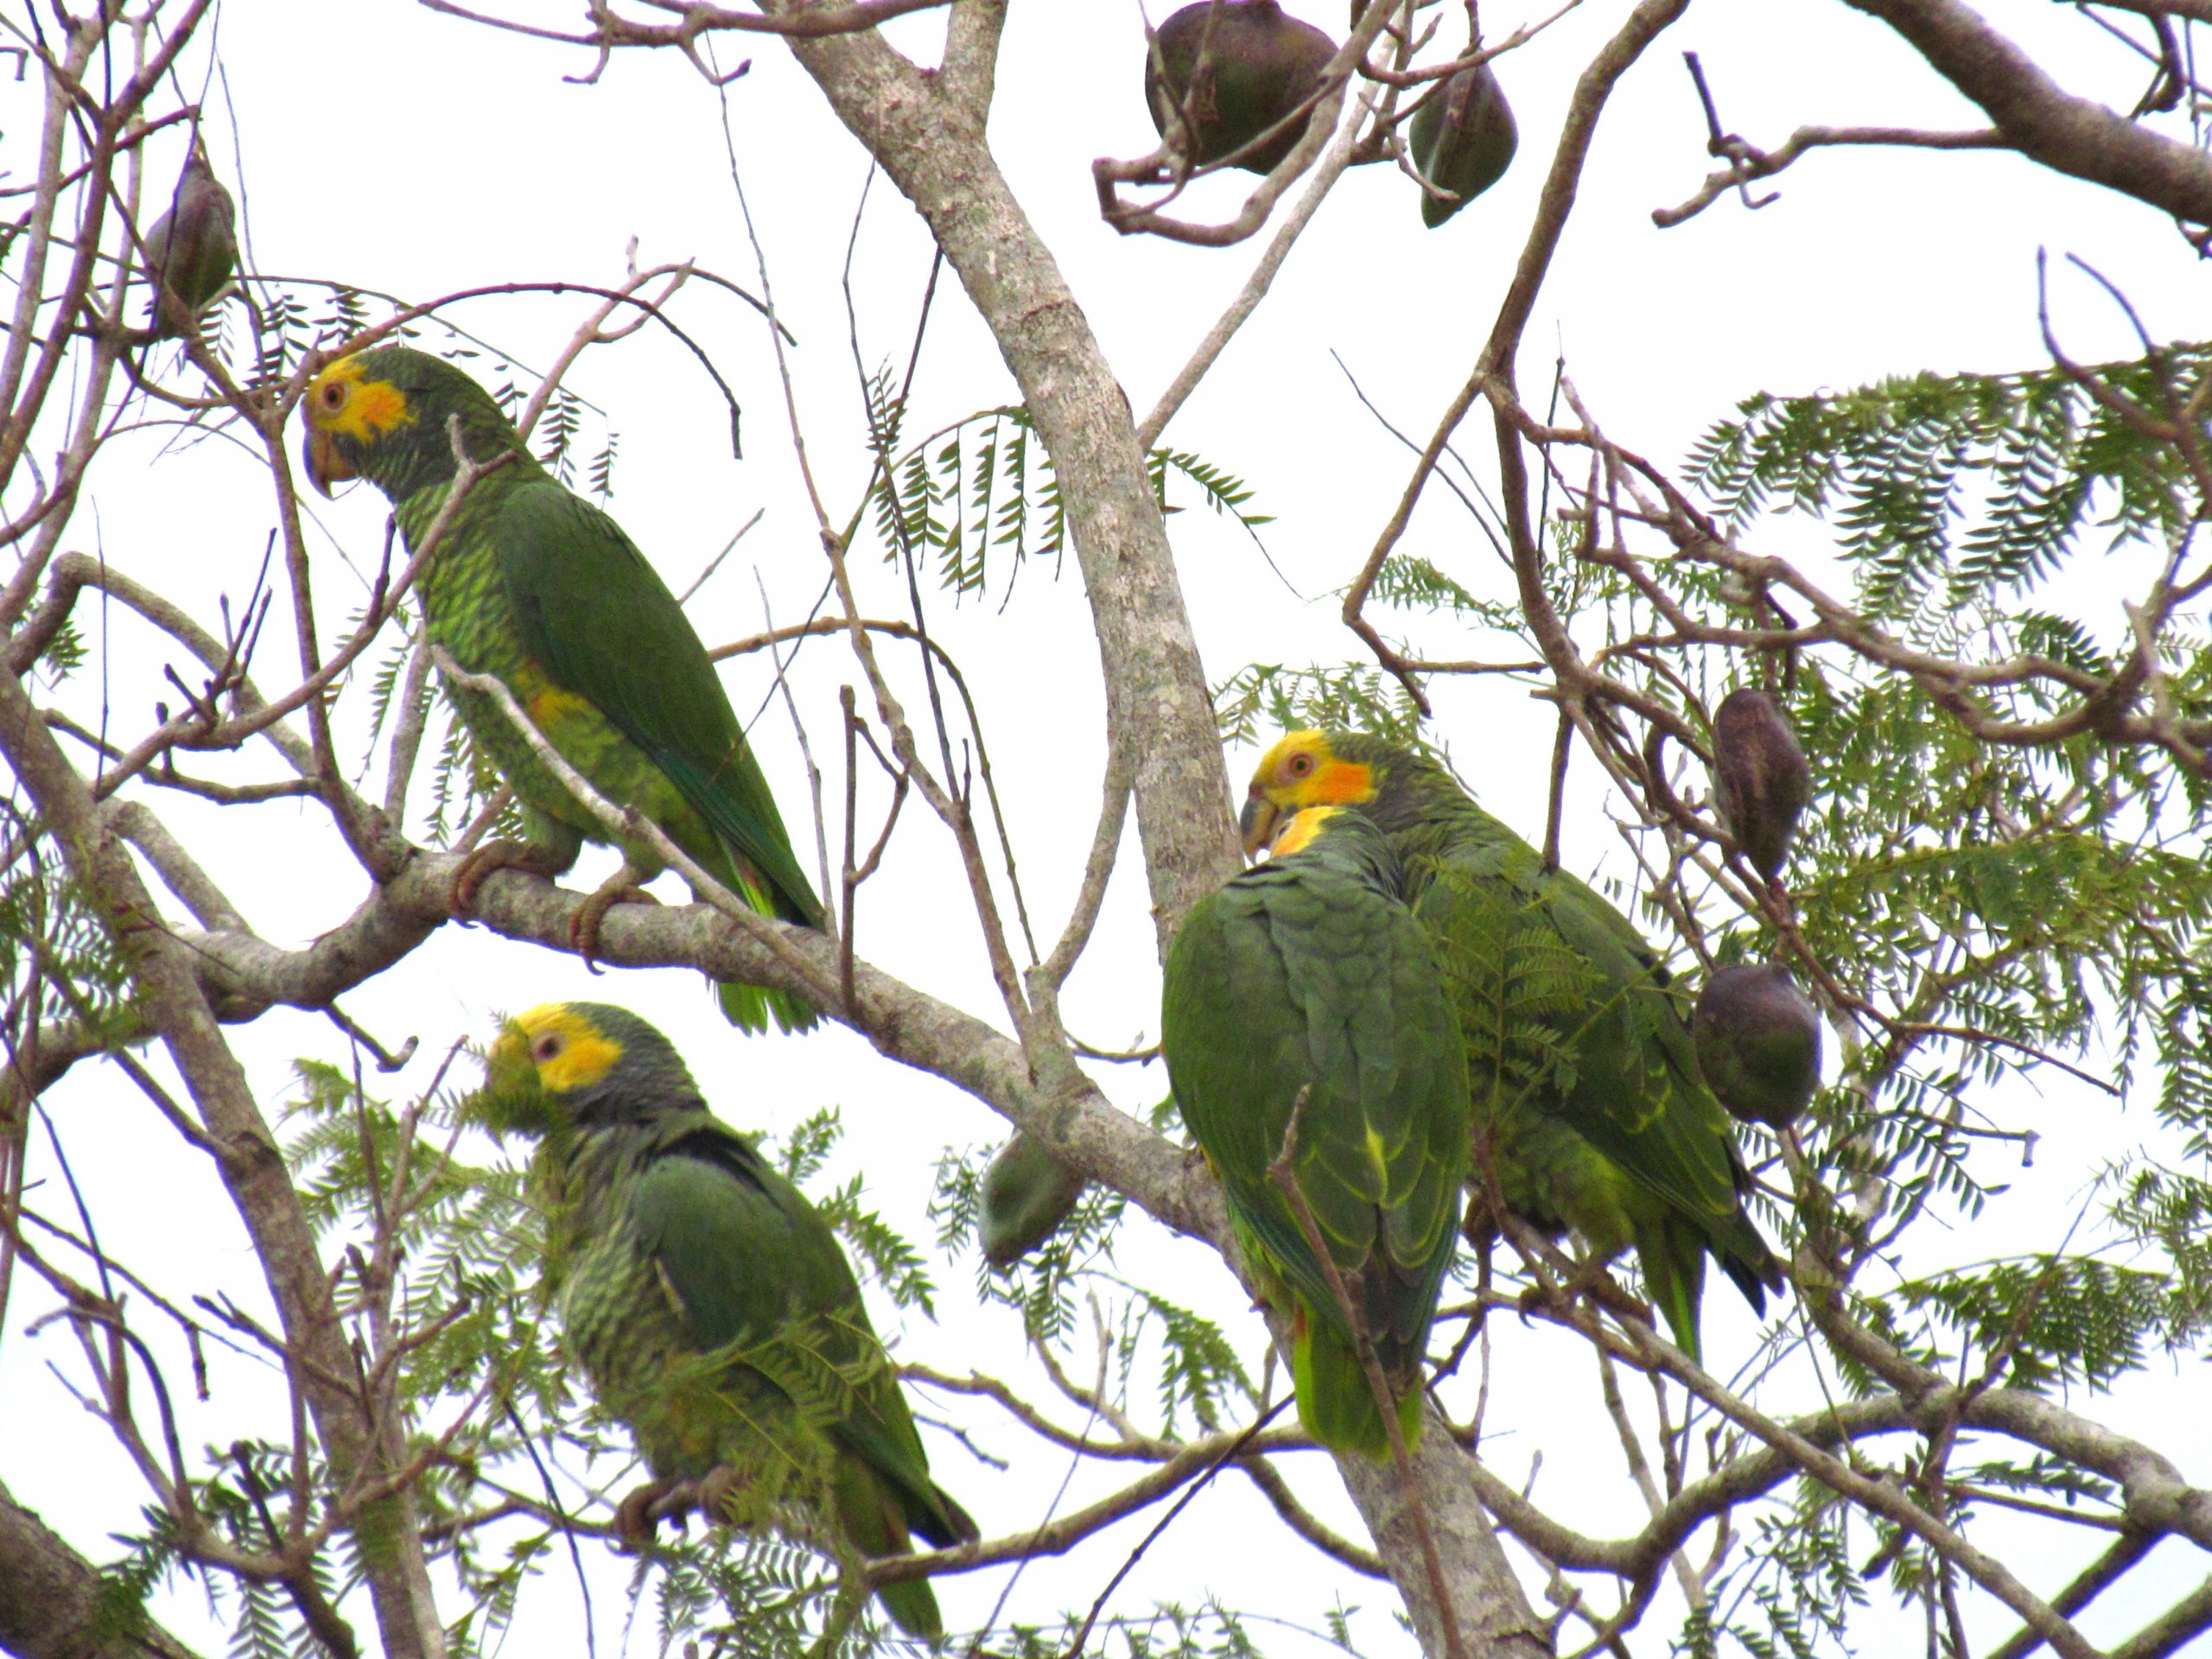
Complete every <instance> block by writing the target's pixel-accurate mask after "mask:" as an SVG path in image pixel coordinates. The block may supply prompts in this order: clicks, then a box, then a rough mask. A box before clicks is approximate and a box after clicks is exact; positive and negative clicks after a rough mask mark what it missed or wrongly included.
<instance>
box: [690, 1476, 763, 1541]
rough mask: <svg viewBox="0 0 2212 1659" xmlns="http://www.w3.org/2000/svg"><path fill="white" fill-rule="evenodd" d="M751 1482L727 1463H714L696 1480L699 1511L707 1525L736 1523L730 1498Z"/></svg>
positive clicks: (749, 1478)
mask: <svg viewBox="0 0 2212 1659" xmlns="http://www.w3.org/2000/svg"><path fill="white" fill-rule="evenodd" d="M751 1484H753V1480H752V1478H751V1477H750V1476H748V1475H747V1474H745V1473H744V1472H743V1471H741V1470H737V1469H734V1468H732V1467H731V1466H730V1465H728V1464H726V1463H720V1464H716V1465H715V1466H714V1467H713V1468H712V1469H710V1470H709V1471H707V1473H706V1474H705V1475H704V1476H703V1477H702V1478H701V1479H700V1480H699V1482H698V1490H699V1513H700V1515H701V1516H703V1517H704V1518H705V1520H706V1522H707V1524H708V1525H709V1526H731V1525H734V1524H736V1522H734V1519H733V1517H732V1515H731V1511H732V1510H733V1509H734V1504H733V1503H731V1500H732V1499H733V1498H734V1497H737V1495H738V1494H739V1493H740V1492H742V1491H744V1490H745V1489H746V1488H747V1487H748V1486H750V1485H751Z"/></svg>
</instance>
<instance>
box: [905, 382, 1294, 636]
mask: <svg viewBox="0 0 2212 1659" xmlns="http://www.w3.org/2000/svg"><path fill="white" fill-rule="evenodd" d="M868 396H869V416H870V421H871V430H873V431H874V433H875V434H876V435H877V436H878V441H879V442H880V444H881V446H882V450H883V464H882V468H881V471H880V474H879V475H878V477H877V479H876V481H875V487H874V490H873V491H872V492H871V493H870V495H869V497H868V504H867V506H866V508H865V511H866V512H868V513H869V514H870V515H871V516H872V518H873V519H874V525H875V531H876V535H877V537H878V538H879V539H880V541H881V542H882V543H883V547H884V554H885V557H886V558H887V559H891V558H896V557H899V556H901V555H902V554H904V555H906V556H911V557H912V558H913V559H915V560H916V561H917V563H925V564H926V563H935V565H936V567H937V571H938V581H939V582H940V583H941V585H943V586H944V587H945V588H950V590H952V592H954V593H955V594H961V595H963V596H964V595H966V594H981V593H982V591H983V589H984V588H985V587H986V585H987V583H988V579H989V577H990V575H991V574H992V571H993V569H994V568H995V567H994V566H993V564H992V560H993V559H994V557H996V558H998V559H1001V560H1002V561H1005V562H1006V563H1007V565H1008V569H1007V572H1006V580H1007V583H1008V586H1009V590H1010V588H1011V584H1012V582H1013V581H1014V575H1015V574H1016V573H1018V571H1019V570H1020V566H1021V565H1022V563H1024V562H1025V561H1027V560H1028V559H1032V558H1041V557H1045V556H1050V557H1051V558H1052V561H1053V572H1054V574H1055V575H1058V568H1059V557H1060V555H1061V554H1062V553H1063V552H1065V550H1066V544H1067V533H1068V529H1067V507H1066V505H1065V503H1064V502H1063V501H1062V500H1061V499H1060V486H1059V479H1058V475H1057V474H1055V473H1054V472H1053V470H1052V457H1051V456H1050V455H1048V454H1046V453H1045V446H1044V443H1043V442H1042V441H1041V440H1039V438H1038V436H1037V434H1036V429H1035V428H1034V427H1033V425H1032V424H1031V423H1030V419H1029V414H1028V411H1027V410H1025V409H1022V408H1020V407H1006V408H1000V409H986V410H977V411H976V413H975V414H973V415H970V416H968V417H967V418H966V419H964V420H962V421H958V422H956V423H954V424H952V425H950V426H949V427H945V428H944V429H941V430H939V431H938V432H935V433H932V434H931V435H930V436H928V437H926V438H925V439H923V440H922V441H921V442H919V443H918V444H916V445H915V446H913V448H911V449H908V450H906V452H905V453H904V454H893V448H894V446H895V444H896V442H897V435H898V429H899V420H900V418H901V417H902V416H903V414H904V410H903V408H901V407H900V406H899V405H898V404H896V402H895V399H894V397H893V382H892V379H891V377H890V375H889V372H887V371H885V372H880V373H879V374H878V375H876V376H875V377H874V378H871V380H870V381H869V383H868ZM1146 467H1147V475H1148V476H1149V477H1150V479H1151V480H1152V486H1153V490H1154V494H1155V495H1156V497H1157V498H1158V499H1159V502H1160V508H1161V510H1162V511H1163V512H1179V511H1180V509H1179V507H1178V506H1177V505H1174V504H1173V502H1171V500H1170V499H1169V495H1170V486H1171V485H1172V484H1173V482H1174V481H1175V480H1182V481H1183V482H1185V483H1186V484H1189V485H1191V486H1193V487H1194V488H1195V490H1196V491H1197V493H1198V499H1199V501H1200V502H1201V503H1203V504H1204V505H1205V506H1207V507H1209V508H1211V510H1212V511H1213V512H1217V513H1219V514H1222V515H1224V517H1227V518H1233V519H1235V520H1236V522H1237V523H1238V524H1241V525H1243V528H1244V529H1245V530H1246V531H1257V530H1258V529H1259V527H1260V526H1261V525H1262V524H1268V523H1269V522H1271V520H1270V519H1269V518H1268V515H1267V514H1265V513H1262V512H1254V511H1252V510H1251V509H1250V506H1249V503H1250V501H1251V499H1252V492H1251V490H1250V488H1249V486H1247V485H1246V484H1245V483H1244V482H1243V480H1241V479H1239V478H1238V477H1236V475H1235V474H1231V473H1229V472H1226V471H1224V470H1223V469H1222V468H1220V467H1216V466H1214V465H1213V464H1212V463H1211V462H1210V461H1205V459H1203V458H1202V457H1200V456H1198V455H1195V454H1191V453H1189V452H1188V451H1185V450H1179V449H1164V448H1155V449H1154V450H1152V451H1151V452H1150V453H1149V454H1147V457H1146ZM1255 539H1256V537H1255Z"/></svg>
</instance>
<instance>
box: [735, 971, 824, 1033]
mask: <svg viewBox="0 0 2212 1659" xmlns="http://www.w3.org/2000/svg"><path fill="white" fill-rule="evenodd" d="M715 1001H718V1002H720V1003H721V1005H722V1017H723V1018H724V1019H726V1020H728V1021H729V1022H730V1024H732V1025H733V1026H735V1027H737V1028H738V1029H739V1030H740V1031H766V1030H767V1029H768V1022H769V1021H770V1020H774V1021H775V1022H776V1029H777V1030H778V1031H786V1032H792V1031H811V1030H813V1029H814V1027H815V1025H816V1023H817V1021H818V1020H820V1019H821V1017H822V1016H821V1015H820V1014H817V1013H816V1012H815V1009H814V1007H813V1005H812V1004H811V1003H809V1002H807V1001H804V1000H803V999H802V998H799V997H796V996H793V995H791V993H790V992H789V991H778V990H771V989H769V988H767V987H766V986H764V985H740V984H737V983H735V982H730V983H727V984H720V985H716V986H715Z"/></svg>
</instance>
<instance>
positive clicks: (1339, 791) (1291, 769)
mask: <svg viewBox="0 0 2212 1659" xmlns="http://www.w3.org/2000/svg"><path fill="white" fill-rule="evenodd" d="M1396 753H1397V751H1395V750H1393V749H1392V748H1391V747H1389V745H1388V744H1386V743H1384V742H1383V741H1382V740H1381V739H1379V738H1372V737H1363V736H1362V735H1360V734H1357V733H1356V732H1324V731H1319V730H1307V731H1303V732H1292V733H1290V734H1288V735H1287V736H1285V737H1283V738H1281V739H1279V740H1278V741H1276V743H1275V746H1274V747H1273V748H1271V749H1269V750H1268V752H1267V753H1265V754H1264V755H1262V756H1261V757H1260V765H1259V767H1258V769H1257V770H1256V771H1255V772H1253V774H1252V784H1251V787H1250V788H1249V789H1248V790H1246V791H1244V810H1243V813H1242V814H1241V815H1240V816H1239V817H1238V818H1237V821H1236V824H1237V829H1239V831H1240V832H1242V834H1243V837H1244V855H1245V856H1246V857H1247V858H1249V857H1252V856H1254V855H1256V854H1257V853H1258V852H1259V850H1260V849H1262V847H1269V846H1274V847H1275V849H1276V850H1277V851H1278V852H1280V851H1282V850H1284V849H1282V848H1281V847H1280V846H1277V845H1276V837H1277V835H1278V833H1279V832H1281V830H1282V829H1283V828H1284V826H1285V824H1286V822H1287V820H1288V819H1290V818H1291V817H1294V815H1296V814H1298V813H1301V812H1303V811H1304V810H1306V808H1308V807H1315V806H1364V805H1365V804H1367V803H1369V802H1370V801H1372V800H1374V799H1375V798H1376V792H1377V791H1378V790H1379V789H1380V788H1381V787H1382V781H1383V774H1384V769H1385V767H1386V766H1387V763H1388V761H1389V759H1391V758H1393V757H1394V756H1395V754H1396ZM1312 828H1313V829H1319V823H1316V824H1314V825H1313V827H1312ZM1307 833H1308V834H1309V835H1310V834H1311V833H1312V829H1309V830H1308V832H1307Z"/></svg>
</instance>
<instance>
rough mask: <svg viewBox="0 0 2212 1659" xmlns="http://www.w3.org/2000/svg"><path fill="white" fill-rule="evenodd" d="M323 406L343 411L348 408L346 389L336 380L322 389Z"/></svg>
mask: <svg viewBox="0 0 2212 1659" xmlns="http://www.w3.org/2000/svg"><path fill="white" fill-rule="evenodd" d="M322 406H323V407H324V408H325V409H327V410H340V409H343V408H344V407H345V406H346V388H345V387H344V386H343V385H340V384H339V382H337V381H335V380H334V381H332V382H331V383H330V384H329V385H327V386H325V387H324V388H323V389H322Z"/></svg>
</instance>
